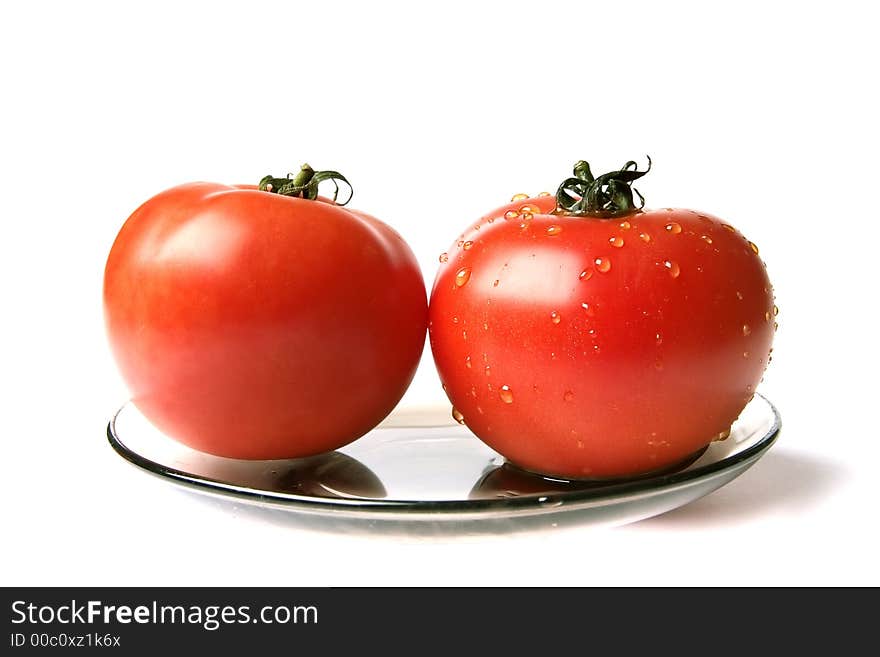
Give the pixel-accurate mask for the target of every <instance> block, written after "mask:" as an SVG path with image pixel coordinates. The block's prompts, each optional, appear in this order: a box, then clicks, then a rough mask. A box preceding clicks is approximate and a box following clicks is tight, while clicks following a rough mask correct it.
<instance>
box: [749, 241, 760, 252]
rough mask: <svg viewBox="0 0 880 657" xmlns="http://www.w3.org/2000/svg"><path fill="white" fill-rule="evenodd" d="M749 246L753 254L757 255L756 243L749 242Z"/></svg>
mask: <svg viewBox="0 0 880 657" xmlns="http://www.w3.org/2000/svg"><path fill="white" fill-rule="evenodd" d="M749 248H750V249H751V250H752V251H753V252H754V253H755V255H758V245H757V244H755V243H754V242H749Z"/></svg>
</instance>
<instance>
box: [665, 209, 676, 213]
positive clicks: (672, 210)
mask: <svg viewBox="0 0 880 657" xmlns="http://www.w3.org/2000/svg"><path fill="white" fill-rule="evenodd" d="M666 211H667V212H675V208H666Z"/></svg>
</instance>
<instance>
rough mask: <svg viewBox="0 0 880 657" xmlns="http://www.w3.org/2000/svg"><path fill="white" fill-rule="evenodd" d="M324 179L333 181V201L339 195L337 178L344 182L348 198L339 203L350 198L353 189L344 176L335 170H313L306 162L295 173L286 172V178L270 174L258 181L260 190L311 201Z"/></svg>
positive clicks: (316, 194) (315, 196)
mask: <svg viewBox="0 0 880 657" xmlns="http://www.w3.org/2000/svg"><path fill="white" fill-rule="evenodd" d="M325 180H329V181H330V182H332V183H333V202H334V203H336V202H337V201H336V199H337V197H338V196H339V184H338V183H337V182H336V181H337V180H340V181H342V182H344V183H345V184H346V186H347V187H348V190H349V193H348V198H347V199H345V202H344V203H339V205H345V204H346V203H348V202H349V201H350V200H351V197H352V194H353V193H354V189H353V188H352V186H351V183H350V182H348V180H346V178H345V176H343V175H342V174H341V173H339V172H337V171H315V170H314V169H313V168H312V167H310V166H309V165H308V164H303V165H302V166H301V167H300V169H299V171H298V172H297V173H296V175H294V174H292V173H288V174H287V177H286V178H275V177H273V176H271V175H269V176H264V177H263V179H262V180H261V181H260V190H261V191H264V192H270V193H272V194H281V195H282V196H296V197H298V198H304V199H309V200H312V201H313V200H315V199H316V198H318V186H319V185H320V184H321V183H322V182H324V181H325Z"/></svg>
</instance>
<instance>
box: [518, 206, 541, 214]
mask: <svg viewBox="0 0 880 657" xmlns="http://www.w3.org/2000/svg"><path fill="white" fill-rule="evenodd" d="M519 211H520V212H521V213H522V214H535V213H537V212H540V211H541V208H539V207H538V206H536V205H521V206H520V208H519Z"/></svg>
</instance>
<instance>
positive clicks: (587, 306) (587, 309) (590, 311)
mask: <svg viewBox="0 0 880 657" xmlns="http://www.w3.org/2000/svg"><path fill="white" fill-rule="evenodd" d="M581 308H583V309H584V311H585V312H586V313H587V315H588V316H590V317H592V316H593V315H595V314H596V311H595V310H594V308H593V306H591V305H590V304H588V303H586V302H584V303H582V304H581Z"/></svg>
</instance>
